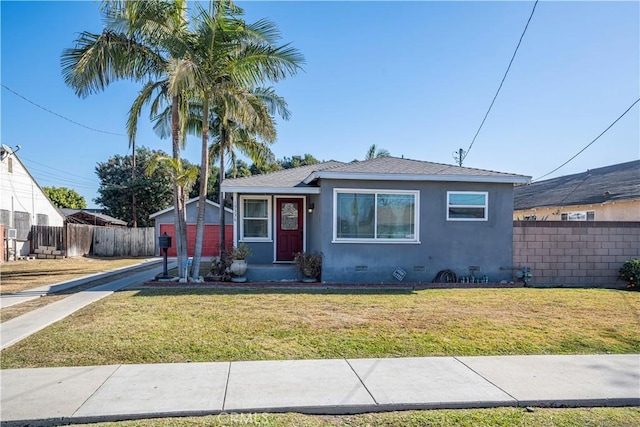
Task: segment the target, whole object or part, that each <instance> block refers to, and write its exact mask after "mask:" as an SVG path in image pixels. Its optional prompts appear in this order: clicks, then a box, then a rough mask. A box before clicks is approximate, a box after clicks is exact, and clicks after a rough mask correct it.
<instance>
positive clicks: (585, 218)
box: [560, 210, 596, 221]
mask: <svg viewBox="0 0 640 427" xmlns="http://www.w3.org/2000/svg"><path fill="white" fill-rule="evenodd" d="M590 213H591V214H593V219H589V214H590ZM564 215H566V216H567V219H562V216H564ZM572 215H573V216H574V218H571V216H572ZM576 215H584V219H582V218H575V216H576ZM560 220H561V221H595V220H596V212H595V211H593V210H591V211H573V212H562V213H561V214H560Z"/></svg>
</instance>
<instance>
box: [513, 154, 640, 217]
mask: <svg viewBox="0 0 640 427" xmlns="http://www.w3.org/2000/svg"><path fill="white" fill-rule="evenodd" d="M629 199H640V160H635V161H632V162H627V163H619V164H616V165H611V166H605V167H602V168H597V169H591V170H588V171H586V172H583V173H578V174H573V175H565V176H561V177H558V178H553V179H548V180H545V181H540V182H536V183H534V184H531V185H523V186H519V187H516V188H515V190H514V209H515V210H522V209H530V208H534V207H542V206H572V205H590V204H595V203H606V202H613V201H617V200H629Z"/></svg>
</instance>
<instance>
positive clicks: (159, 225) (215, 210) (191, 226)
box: [149, 197, 233, 257]
mask: <svg viewBox="0 0 640 427" xmlns="http://www.w3.org/2000/svg"><path fill="white" fill-rule="evenodd" d="M219 209H220V205H219V204H218V203H215V202H212V201H211V200H207V206H206V207H205V211H204V223H205V226H204V228H205V229H204V241H203V244H202V256H207V257H211V256H216V255H218V254H219V253H220V247H219V246H220V216H219V215H220V210H219ZM186 211H187V212H186V213H187V215H186V216H187V253H188V254H189V256H193V254H194V252H195V247H196V222H197V219H198V198H197V197H196V198H193V199H190V200H188V201H187V202H186ZM232 213H233V212H232V211H231V209H229V208H225V221H226V224H227V226H226V227H225V232H226V234H225V239H226V242H227V244H228V245H231V244H232V243H233V227H232V226H231V223H232V220H233V216H232ZM149 218H150V219H154V220H155V223H154V225H155V233H156V236H161V235H163V234H164V233H165V232H166V233H167V235H169V236H171V248H169V250H167V255H168V256H176V255H177V251H176V245H175V236H176V231H175V230H176V228H175V219H174V208H173V206H172V207H170V208H167V209H163V210H161V211H158V212H155V213H153V214H151V215H149ZM156 255H160V248H159V247H158V239H156Z"/></svg>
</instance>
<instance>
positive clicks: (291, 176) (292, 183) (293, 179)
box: [222, 160, 343, 191]
mask: <svg viewBox="0 0 640 427" xmlns="http://www.w3.org/2000/svg"><path fill="white" fill-rule="evenodd" d="M341 164H343V163H341V162H336V161H334V160H330V161H327V162H322V163H317V164H315V165H308V166H300V167H298V168H291V169H284V170H280V171H276V172H271V173H266V174H262V175H252V176H248V177H244V178H235V179H225V180H224V181H223V182H222V189H223V190H225V191H229V190H227V188H256V187H261V188H262V187H264V188H296V187H298V188H300V187H302V188H304V187H313V186H310V185H306V184H304V183H303V182H302V181H303V180H304V179H305V178H306V177H308V176H309V175H310V174H311V173H313V172H316V171H321V170H325V169H329V168H333V167H336V166H339V165H341Z"/></svg>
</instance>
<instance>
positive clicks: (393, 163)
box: [327, 156, 524, 178]
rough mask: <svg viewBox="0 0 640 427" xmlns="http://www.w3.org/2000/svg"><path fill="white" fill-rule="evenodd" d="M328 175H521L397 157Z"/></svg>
mask: <svg viewBox="0 0 640 427" xmlns="http://www.w3.org/2000/svg"><path fill="white" fill-rule="evenodd" d="M327 172H328V173H336V174H337V173H354V174H357V173H360V174H393V175H431V176H433V175H442V176H486V177H514V178H523V177H524V176H523V175H516V174H512V173H504V172H495V171H490V170H485V169H475V168H467V167H461V166H455V165H446V164H443V163H433V162H427V161H423V160H413V159H405V158H399V157H391V156H389V157H378V158H375V159H371V160H366V161H363V162H351V163H343V164H342V165H340V166H337V167H334V168H331V170H329V171H327Z"/></svg>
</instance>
